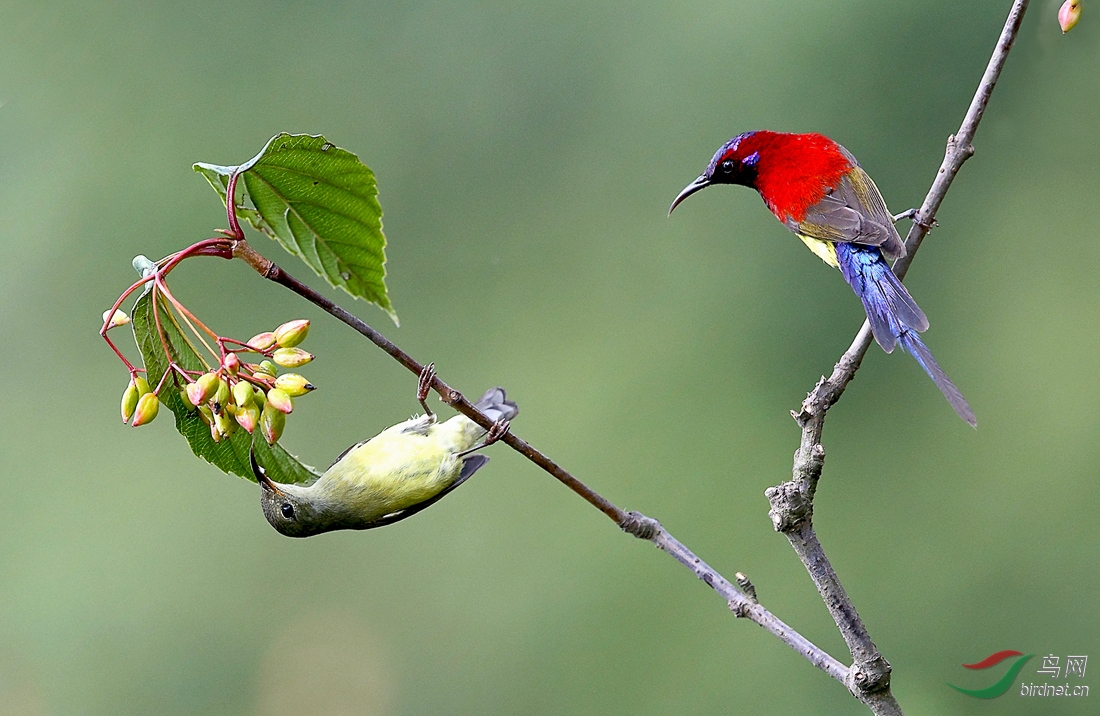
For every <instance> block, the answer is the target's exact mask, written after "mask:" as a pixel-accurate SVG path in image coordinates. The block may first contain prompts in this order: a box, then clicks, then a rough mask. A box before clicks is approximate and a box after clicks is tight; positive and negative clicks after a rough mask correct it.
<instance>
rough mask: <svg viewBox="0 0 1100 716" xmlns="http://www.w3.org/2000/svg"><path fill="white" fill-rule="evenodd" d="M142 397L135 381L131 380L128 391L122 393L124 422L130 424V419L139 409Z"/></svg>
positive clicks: (127, 386)
mask: <svg viewBox="0 0 1100 716" xmlns="http://www.w3.org/2000/svg"><path fill="white" fill-rule="evenodd" d="M140 397H141V396H140V395H138V389H137V386H136V385H134V379H133V378H131V379H130V382H129V383H127V384H126V390H124V391H123V392H122V422H124V423H128V422H130V418H132V417H134V410H135V409H136V408H137V404H138V399H139V398H140Z"/></svg>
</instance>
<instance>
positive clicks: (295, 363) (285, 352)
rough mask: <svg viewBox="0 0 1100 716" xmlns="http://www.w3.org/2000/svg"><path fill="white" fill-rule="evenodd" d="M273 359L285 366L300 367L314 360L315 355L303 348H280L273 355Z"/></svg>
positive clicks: (277, 363)
mask: <svg viewBox="0 0 1100 716" xmlns="http://www.w3.org/2000/svg"><path fill="white" fill-rule="evenodd" d="M271 360H273V361H275V364H276V365H281V366H282V367H284V368H299V367H301V366H303V365H305V364H306V363H309V362H310V361H311V360H313V356H312V355H311V354H309V353H306V352H305V351H304V350H302V349H301V348H279V349H276V351H275V352H274V353H273V354H272V355H271Z"/></svg>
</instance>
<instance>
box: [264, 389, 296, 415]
mask: <svg viewBox="0 0 1100 716" xmlns="http://www.w3.org/2000/svg"><path fill="white" fill-rule="evenodd" d="M268 409H272V410H278V411H279V412H280V413H290V412H291V411H292V410H294V403H293V402H291V400H290V396H289V395H287V392H286V391H285V390H280V389H279V388H272V389H271V390H269V391H267V404H266V405H265V406H264V410H268Z"/></svg>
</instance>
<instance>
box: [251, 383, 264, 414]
mask: <svg viewBox="0 0 1100 716" xmlns="http://www.w3.org/2000/svg"><path fill="white" fill-rule="evenodd" d="M252 400H253V401H254V402H255V405H256V407H257V408H259V409H260V410H263V409H264V406H265V405H267V392H266V391H263V390H260V389H259V388H256V387H253V389H252Z"/></svg>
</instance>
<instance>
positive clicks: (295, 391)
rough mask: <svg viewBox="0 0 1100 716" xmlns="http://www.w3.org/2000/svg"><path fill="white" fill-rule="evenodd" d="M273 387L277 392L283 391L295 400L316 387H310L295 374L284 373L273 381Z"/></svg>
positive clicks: (307, 382) (308, 383)
mask: <svg viewBox="0 0 1100 716" xmlns="http://www.w3.org/2000/svg"><path fill="white" fill-rule="evenodd" d="M275 387H276V388H278V389H279V390H282V391H285V392H286V394H287V395H289V396H290V397H291V398H297V397H299V396H302V395H305V394H306V393H308V392H309V391H311V390H316V389H317V388H316V386H314V385H311V384H310V382H309V381H307V380H306V379H305V378H303V377H302V376H300V375H298V374H297V373H284V374H283V375H280V376H279V377H278V378H276V379H275Z"/></svg>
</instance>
